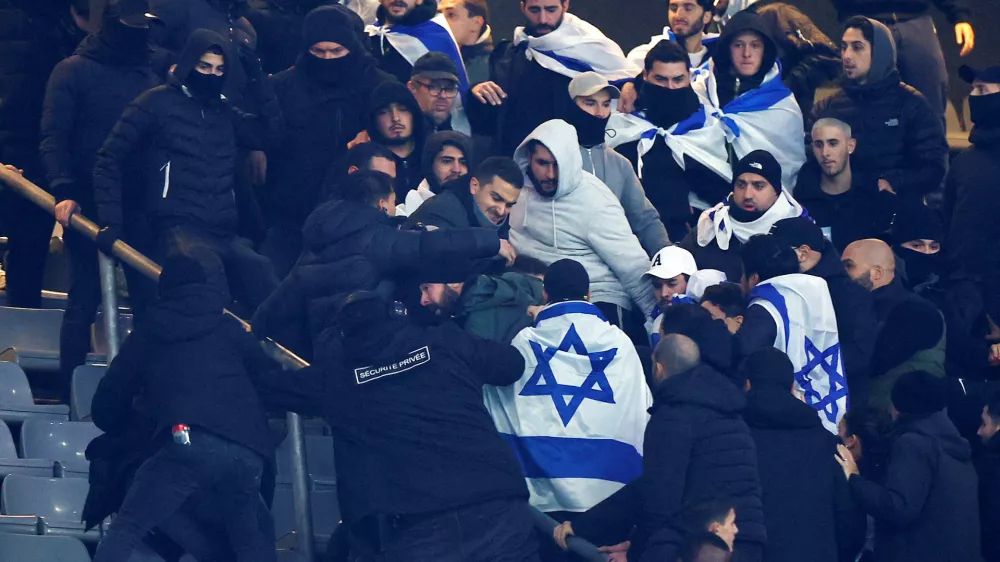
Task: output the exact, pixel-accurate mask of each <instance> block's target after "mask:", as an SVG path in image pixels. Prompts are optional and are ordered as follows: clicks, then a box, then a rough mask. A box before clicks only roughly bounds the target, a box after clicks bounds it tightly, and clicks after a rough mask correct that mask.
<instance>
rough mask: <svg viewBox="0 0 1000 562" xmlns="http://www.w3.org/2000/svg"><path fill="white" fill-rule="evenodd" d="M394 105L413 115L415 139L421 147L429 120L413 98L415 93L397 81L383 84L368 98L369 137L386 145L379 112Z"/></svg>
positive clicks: (366, 107)
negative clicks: (378, 117) (378, 115)
mask: <svg viewBox="0 0 1000 562" xmlns="http://www.w3.org/2000/svg"><path fill="white" fill-rule="evenodd" d="M392 103H398V104H400V105H402V106H403V107H405V108H406V109H408V110H409V111H410V113H412V114H413V139H414V140H415V141H416V142H417V146H420V145H421V143H422V142H423V140H424V138H425V136H426V134H427V123H426V122H427V120H426V119H425V118H424V113H423V112H422V111H420V104H418V103H417V99H416V98H414V97H413V93H412V92H410V90H409V89H408V88H407V87H406V86H404V85H403V84H400V83H399V82H396V81H389V82H382V83H381V84H379V85H378V87H377V88H375V90H374V91H373V92H372V94H371V96H370V97H369V98H368V103H367V104H366V105H365V118H366V122H367V123H366V128H367V130H368V135H369V136H370V137H371V139H372V141H373V142H377V143H379V144H386V142H385V140H386V139H385V137H383V136H382V135H381V134H380V133H379V131H378V122H377V121H378V119H377V118H376V116H377V114H378V111H379V110H381V109H383V108H384V107H386V106H388V105H389V104H392ZM418 154H419V152H418Z"/></svg>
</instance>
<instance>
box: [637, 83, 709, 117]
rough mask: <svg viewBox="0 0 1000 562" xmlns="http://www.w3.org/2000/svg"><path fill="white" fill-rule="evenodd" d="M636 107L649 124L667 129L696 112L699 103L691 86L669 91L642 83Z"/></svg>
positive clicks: (699, 106) (668, 89)
mask: <svg viewBox="0 0 1000 562" xmlns="http://www.w3.org/2000/svg"><path fill="white" fill-rule="evenodd" d="M636 106H637V108H638V109H640V110H642V111H643V112H644V114H645V115H646V119H647V120H648V121H649V122H650V123H652V124H654V125H656V126H657V127H659V128H661V129H669V128H670V127H673V126H674V125H676V124H677V123H680V122H681V121H683V120H684V119H686V118H687V117H689V116H690V115H691V114H692V113H694V112H695V111H698V109H700V108H701V102H700V101H699V100H698V94H696V93H694V89H693V88H691V86H688V87H686V88H676V89H670V88H664V87H663V86H657V85H656V84H651V83H649V82H644V83H643V84H642V91H641V92H639V100H638V101H637V102H636Z"/></svg>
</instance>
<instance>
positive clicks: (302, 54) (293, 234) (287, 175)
mask: <svg viewBox="0 0 1000 562" xmlns="http://www.w3.org/2000/svg"><path fill="white" fill-rule="evenodd" d="M362 27H363V26H362V22H361V18H360V17H358V15H357V14H355V13H354V12H352V11H350V10H349V9H347V8H345V7H343V6H323V7H320V8H316V9H315V10H313V11H311V12H309V14H308V15H307V16H306V18H305V22H304V24H303V26H302V36H301V38H300V43H299V53H298V58H297V59H296V61H295V66H293V67H292V68H289V69H288V70H285V71H283V72H279V73H278V74H275V75H274V76H272V77H271V84H272V85H273V86H274V91H275V94H277V96H278V102H279V103H280V105H281V112H282V115H283V117H284V119H285V123H286V131H285V135H284V138H283V139H282V141H281V142H280V143H277V144H275V145H274V146H273V147H272V148H271V150H269V151H267V161H268V170H267V185H266V187H265V189H264V192H263V196H262V197H263V199H262V208H263V209H264V211H265V213H266V214H267V216H266V218H267V220H268V223H269V227H270V228H269V230H268V237H267V240H266V241H265V242H264V247H263V252H264V254H265V255H267V257H269V258H270V259H271V260H272V262H273V263H274V266H275V270H276V272H277V273H278V276H279V277H284V275H285V274H287V272H288V271H289V270H290V269H291V267H292V265H293V264H294V263H295V260H296V259H297V258H298V257H299V253H301V251H302V223H303V222H305V219H306V217H308V216H309V213H311V212H312V211H313V209H315V208H316V206H317V205H318V204H319V202H320V201H319V200H320V194H321V191H322V184H323V179H324V177H325V174H326V170H327V168H328V167H329V165H330V162H331V161H338V160H340V159H341V158H342V157H343V155H344V154H345V153H346V152H347V143H348V142H350V141H351V140H352V139H353V138H354V137H355V136H356V135H357V134H358V133H359V132H360V131H362V130H363V129H364V128H365V125H366V123H365V117H364V114H363V113H362V112H361V111H359V109H360V104H361V103H362V102H361V100H365V99H368V98H369V96H371V94H372V91H373V90H375V88H376V87H377V86H378V85H379V84H381V83H383V82H386V81H391V80H392V77H391V76H389V75H388V74H386V73H384V72H382V71H380V70H379V69H378V66H377V64H376V61H375V59H374V58H373V57H372V56H371V54H370V53H369V52H368V50H367V48H366V45H365V44H364V43H362V42H361V40H360V38H359V36H358V35H359V33H358V32H359V30H360V28H362ZM334 44H336V45H334ZM337 45H339V46H340V47H341V49H339V50H338V49H335V48H334V47H336V46H337Z"/></svg>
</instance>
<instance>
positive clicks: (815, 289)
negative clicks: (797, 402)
mask: <svg viewBox="0 0 1000 562" xmlns="http://www.w3.org/2000/svg"><path fill="white" fill-rule="evenodd" d="M750 306H762V307H764V309H765V310H767V311H768V312H769V313H770V314H771V317H772V318H773V319H774V323H775V325H776V326H777V327H778V336H777V337H776V338H775V341H774V347H775V348H777V349H778V350H780V351H783V352H785V353H786V354H787V355H788V358H789V359H791V361H792V365H793V366H794V367H795V386H796V387H797V389H798V390H800V391H802V393H803V395H804V396H805V400H806V404H809V405H810V406H812V407H813V408H815V409H816V411H817V412H818V413H819V418H820V421H822V422H823V427H825V428H826V429H827V430H829V431H830V432H831V433H833V434H834V435H836V434H837V424H838V423H840V418H842V417H844V413H845V412H846V411H847V408H848V403H847V377H846V376H845V374H844V361H843V359H842V357H841V353H840V336H839V334H838V332H837V316H836V314H835V313H834V310H833V301H832V300H831V299H830V290H829V288H828V287H827V285H826V281H824V280H823V279H821V278H819V277H816V276H813V275H804V274H801V273H793V274H791V275H781V276H778V277H774V278H772V279H768V280H767V281H764V282H762V283H760V284H758V285H757V286H756V287H754V289H753V290H752V291H751V292H750Z"/></svg>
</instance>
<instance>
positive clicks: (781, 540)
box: [737, 385, 865, 562]
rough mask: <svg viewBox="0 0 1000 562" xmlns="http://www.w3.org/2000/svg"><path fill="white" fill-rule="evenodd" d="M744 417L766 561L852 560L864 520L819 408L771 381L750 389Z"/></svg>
mask: <svg viewBox="0 0 1000 562" xmlns="http://www.w3.org/2000/svg"><path fill="white" fill-rule="evenodd" d="M744 417H745V418H746V422H747V425H748V426H750V433H751V434H752V435H753V440H754V443H755V444H756V446H757V469H758V471H759V473H760V487H761V489H762V490H763V492H764V520H765V521H766V522H767V546H766V547H765V548H764V560H766V561H767V562H800V561H802V560H810V561H812V562H838V561H841V562H854V558H855V556H856V555H857V553H858V552H860V551H861V546H862V544H863V543H864V537H865V517H864V513H862V512H860V511H859V510H858V509H857V508H856V507H855V505H854V502H853V501H852V499H851V494H850V491H849V490H848V488H847V479H845V478H844V471H843V470H842V469H841V468H840V465H839V464H837V462H836V461H835V460H834V454H835V453H836V452H837V443H838V441H837V436H835V435H833V434H831V433H830V432H829V431H827V430H826V429H824V428H823V424H822V423H820V419H819V416H817V415H816V410H815V409H813V408H812V407H810V406H807V405H806V404H805V403H804V402H801V401H800V400H798V399H796V398H795V397H794V396H792V393H791V392H789V390H788V389H787V388H785V389H780V388H776V387H775V386H773V385H770V386H762V387H761V388H756V387H754V388H752V389H751V390H750V392H748V393H747V409H746V413H745V414H744ZM806 475H808V476H806ZM805 521H808V522H809V523H808V524H803V522H805ZM737 536H738V535H737Z"/></svg>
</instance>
